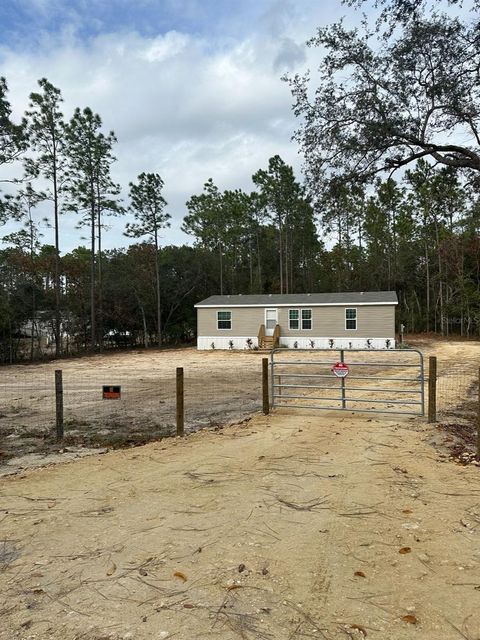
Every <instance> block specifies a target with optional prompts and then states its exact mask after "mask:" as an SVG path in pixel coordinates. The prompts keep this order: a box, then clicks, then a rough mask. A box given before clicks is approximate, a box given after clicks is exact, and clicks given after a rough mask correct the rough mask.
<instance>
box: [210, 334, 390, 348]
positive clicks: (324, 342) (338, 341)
mask: <svg viewBox="0 0 480 640" xmlns="http://www.w3.org/2000/svg"><path fill="white" fill-rule="evenodd" d="M247 341H250V342H247ZM332 341H333V342H332ZM257 346H258V338H256V337H253V336H252V337H249V336H241V337H238V336H235V337H234V336H227V337H226V336H201V337H198V338H197V349H200V350H205V349H210V350H212V349H253V348H255V347H257ZM280 346H281V347H287V348H288V349H395V338H348V337H347V338H315V337H313V336H312V337H311V338H304V337H301V338H291V337H290V338H286V337H282V336H280Z"/></svg>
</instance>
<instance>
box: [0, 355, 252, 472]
mask: <svg viewBox="0 0 480 640" xmlns="http://www.w3.org/2000/svg"><path fill="white" fill-rule="evenodd" d="M246 365H247V366H244V367H234V368H232V367H230V368H226V367H221V366H219V367H217V368H214V369H213V371H208V372H207V371H205V370H203V369H200V370H199V369H197V368H195V367H192V368H191V369H189V368H188V366H187V367H186V368H185V377H184V390H185V391H184V407H185V432H186V433H189V432H192V431H196V430H198V429H201V428H204V427H213V426H217V425H225V424H229V423H232V422H239V421H242V420H244V419H246V418H247V417H249V416H250V415H251V414H252V413H254V412H256V411H259V410H261V408H262V377H261V376H262V371H261V359H260V358H258V357H257V358H252V359H250V361H248V362H247V363H246ZM62 377H63V385H62V386H63V426H64V438H63V439H62V443H61V446H62V447H68V446H73V445H81V446H89V447H120V446H129V445H136V444H143V443H146V442H149V441H152V440H158V439H160V438H163V437H168V436H173V435H175V433H176V379H175V367H171V368H170V371H166V372H165V371H155V370H152V371H145V369H141V370H135V369H126V368H124V369H120V368H115V369H111V370H109V369H103V370H102V369H101V368H97V369H95V368H92V369H91V370H89V371H88V372H86V371H80V372H79V371H75V370H72V371H70V370H68V368H66V369H64V370H63V376H62ZM111 386H115V387H119V388H120V395H119V397H115V398H108V397H105V395H104V393H103V388H104V387H111ZM107 395H108V394H107ZM55 423H56V394H55V373H54V370H53V368H50V369H49V370H48V371H42V370H41V369H39V368H37V369H35V368H34V367H24V368H22V367H15V370H14V371H13V370H10V371H7V370H3V371H1V370H0V462H1V459H2V457H3V458H4V459H5V458H10V457H13V456H18V455H24V454H26V453H30V452H33V451H37V452H38V451H42V450H46V449H47V448H48V447H51V446H52V445H53V444H54V441H55Z"/></svg>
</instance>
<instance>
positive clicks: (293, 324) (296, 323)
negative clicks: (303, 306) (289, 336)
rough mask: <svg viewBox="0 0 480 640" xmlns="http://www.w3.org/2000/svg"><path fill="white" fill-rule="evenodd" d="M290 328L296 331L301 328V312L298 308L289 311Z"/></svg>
mask: <svg viewBox="0 0 480 640" xmlns="http://www.w3.org/2000/svg"><path fill="white" fill-rule="evenodd" d="M288 328H289V329H290V330H291V331H292V330H293V331H296V330H297V329H299V328H300V313H299V311H298V309H290V310H289V312H288Z"/></svg>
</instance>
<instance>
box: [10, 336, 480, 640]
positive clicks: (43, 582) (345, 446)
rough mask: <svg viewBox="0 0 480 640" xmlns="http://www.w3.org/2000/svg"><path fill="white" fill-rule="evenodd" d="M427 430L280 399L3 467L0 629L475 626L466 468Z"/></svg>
mask: <svg viewBox="0 0 480 640" xmlns="http://www.w3.org/2000/svg"><path fill="white" fill-rule="evenodd" d="M463 348H464V347H462V346H461V345H457V346H456V345H451V344H450V345H448V343H445V344H443V343H442V344H439V345H438V346H437V347H436V349H437V353H438V355H439V356H440V355H441V357H443V358H444V359H445V360H446V361H448V360H450V361H451V360H453V358H454V354H456V355H458V354H460V355H459V357H460V359H462V357H463V360H464V359H465V357H466V352H465V354H463V356H462V353H463V352H462V349H463ZM465 349H468V353H470V354H471V353H472V347H471V345H469V346H467V347H465ZM476 354H477V355H478V349H477V352H476ZM456 355H455V357H456ZM453 399H454V398H453ZM434 440H437V441H438V429H436V428H435V427H434V426H431V425H427V424H426V423H425V421H424V420H423V419H419V418H407V417H395V416H388V417H387V418H386V417H385V416H379V415H375V416H374V417H371V416H368V415H367V416H366V417H361V416H360V415H359V414H352V413H346V414H339V413H335V412H323V413H313V412H310V413H308V412H303V413H300V412H299V411H298V410H289V411H284V412H283V413H282V412H280V411H278V412H276V413H274V414H272V415H270V416H261V415H259V414H257V415H255V416H254V418H253V419H252V420H250V421H249V422H246V423H243V424H241V425H237V426H233V427H228V428H225V429H222V430H217V431H211V430H208V431H207V430H205V431H200V432H197V433H195V434H192V435H190V436H189V437H188V438H185V439H184V440H177V439H167V440H163V441H161V442H158V443H152V444H148V445H146V446H143V447H139V448H135V449H127V450H118V451H113V452H110V453H106V454H104V455H96V456H91V457H88V458H84V459H82V460H79V461H77V462H74V463H69V464H59V465H56V466H54V467H51V468H44V469H37V470H30V471H26V472H24V473H23V474H22V475H17V476H14V477H10V478H4V479H3V480H2V482H1V484H0V639H1V640H20V639H21V640H34V639H35V640H44V639H50V638H51V639H56V640H74V639H75V640H80V639H82V640H106V639H107V638H109V639H112V640H120V639H122V640H128V639H130V640H137V639H138V640H147V639H148V640H160V639H164V640H165V639H166V638H175V639H177V640H197V639H198V640H204V639H206V638H212V639H215V638H219V639H220V638H221V639H222V640H230V639H232V640H233V639H237V638H244V639H249V640H250V639H251V640H254V639H259V638H260V639H265V638H272V639H274V640H290V639H294V638H324V639H326V640H337V639H338V640H340V639H344V638H347V639H348V638H353V639H363V638H365V637H368V638H374V639H375V638H377V639H378V640H387V639H389V640H390V639H393V640H404V639H405V640H406V639H407V638H408V639H409V640H410V639H412V638H418V639H421V640H455V639H457V638H458V639H461V638H463V639H467V640H477V639H478V638H479V637H480V614H479V610H480V545H479V540H480V469H479V468H478V467H476V466H473V465H470V466H466V467H463V466H460V465H457V464H454V463H453V462H451V461H449V460H448V458H447V456H445V455H444V454H443V453H442V451H441V450H439V449H437V448H435V447H434V446H433V445H432V442H433V441H434Z"/></svg>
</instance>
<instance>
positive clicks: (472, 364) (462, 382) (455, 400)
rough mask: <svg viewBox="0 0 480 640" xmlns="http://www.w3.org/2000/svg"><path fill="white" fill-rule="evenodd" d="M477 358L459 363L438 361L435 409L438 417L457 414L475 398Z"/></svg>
mask: <svg viewBox="0 0 480 640" xmlns="http://www.w3.org/2000/svg"><path fill="white" fill-rule="evenodd" d="M478 367H479V361H478V359H475V358H471V359H468V360H465V359H463V360H462V362H459V363H451V362H447V361H445V360H439V361H438V370H437V409H438V412H439V417H448V416H459V415H461V414H462V413H463V412H464V409H465V406H466V405H468V404H469V403H471V402H473V401H474V399H475V390H476V389H477V388H478Z"/></svg>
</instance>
